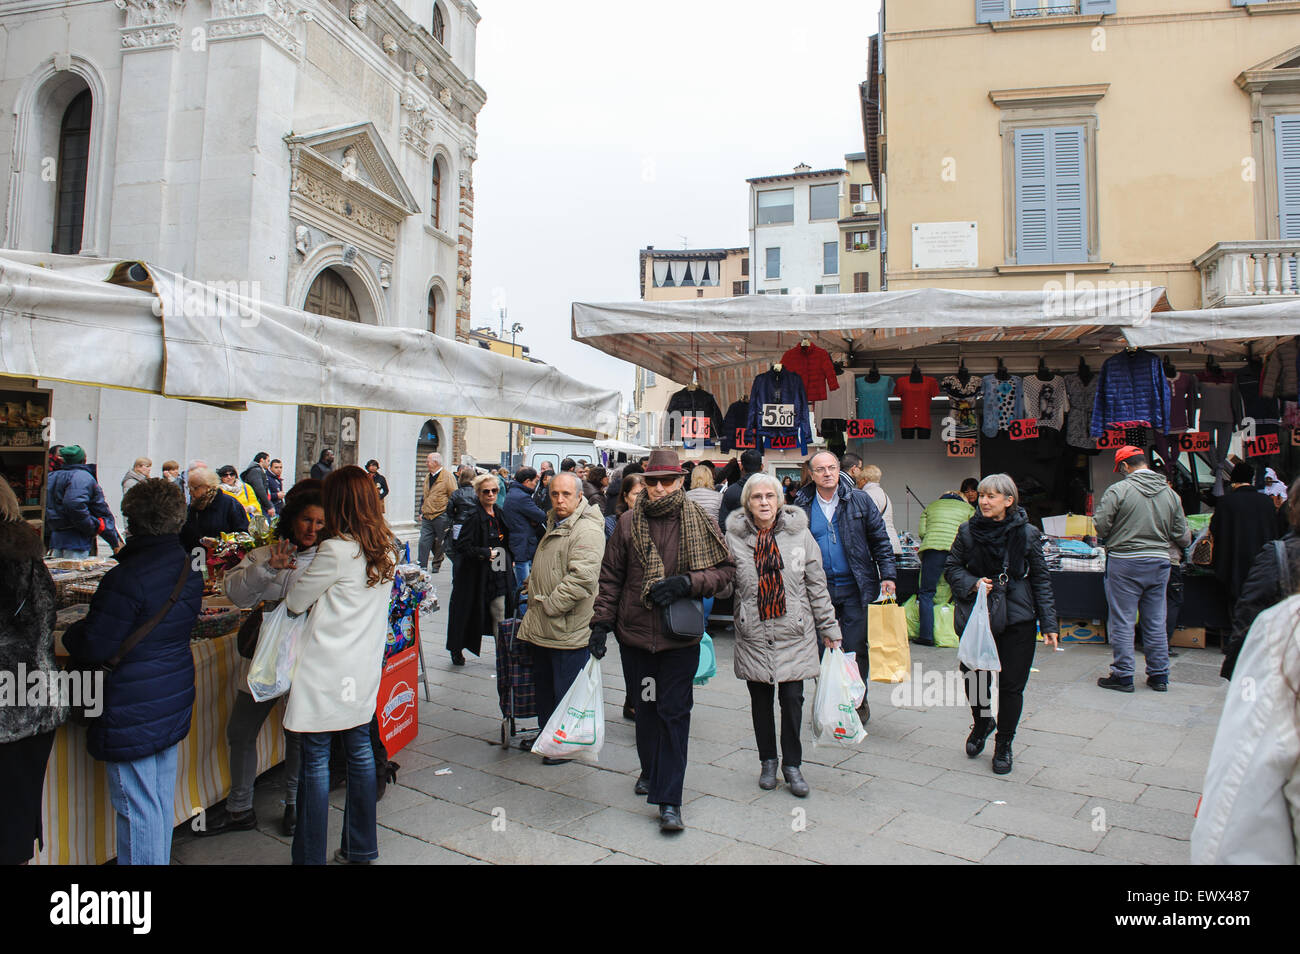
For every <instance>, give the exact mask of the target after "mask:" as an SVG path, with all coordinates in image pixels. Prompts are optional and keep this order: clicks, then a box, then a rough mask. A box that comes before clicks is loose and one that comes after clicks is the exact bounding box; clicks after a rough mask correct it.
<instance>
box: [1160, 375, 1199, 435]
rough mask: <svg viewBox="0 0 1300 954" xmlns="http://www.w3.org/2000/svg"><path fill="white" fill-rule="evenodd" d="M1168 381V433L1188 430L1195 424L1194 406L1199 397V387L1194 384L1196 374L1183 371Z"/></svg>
mask: <svg viewBox="0 0 1300 954" xmlns="http://www.w3.org/2000/svg"><path fill="white" fill-rule="evenodd" d="M1165 380H1166V381H1169V433H1171V434H1176V433H1179V432H1180V431H1190V430H1191V429H1192V428H1193V427H1195V426H1196V408H1197V404H1198V401H1199V399H1200V394H1201V392H1200V388H1198V387H1197V386H1196V375H1194V374H1192V373H1191V372H1190V371H1184V372H1183V373H1182V374H1180V375H1178V376H1177V377H1175V378H1174V379H1173V380H1170V379H1169V376H1168V375H1165Z"/></svg>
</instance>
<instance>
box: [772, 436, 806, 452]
mask: <svg viewBox="0 0 1300 954" xmlns="http://www.w3.org/2000/svg"><path fill="white" fill-rule="evenodd" d="M767 446H768V447H770V448H772V450H794V448H796V447H798V446H799V441H798V440H797V439H796V438H795V436H794V435H793V434H782V435H779V436H777V437H769V438H768V439H767Z"/></svg>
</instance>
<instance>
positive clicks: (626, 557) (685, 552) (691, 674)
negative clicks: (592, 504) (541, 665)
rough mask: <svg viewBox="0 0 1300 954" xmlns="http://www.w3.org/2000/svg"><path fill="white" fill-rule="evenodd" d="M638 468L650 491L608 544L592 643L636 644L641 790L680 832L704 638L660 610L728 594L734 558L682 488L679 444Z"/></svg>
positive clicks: (669, 828)
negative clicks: (682, 630)
mask: <svg viewBox="0 0 1300 954" xmlns="http://www.w3.org/2000/svg"><path fill="white" fill-rule="evenodd" d="M642 476H643V477H644V478H645V482H646V489H645V493H643V494H641V495H639V496H638V497H637V500H636V504H635V505H634V506H633V507H632V508H631V509H629V510H628V511H627V512H626V513H624V514H623V515H622V516H621V517H619V519H618V524H617V526H616V527H615V529H614V533H613V534H612V535H611V536H610V538H609V540H608V541H607V542H606V545H605V557H604V560H603V561H602V563H601V567H600V589H599V592H598V594H597V596H596V606H595V612H594V613H593V614H592V622H591V641H590V643H589V644H588V646H589V648H590V650H591V654H592V655H593V656H595V657H596V658H597V659H601V658H602V657H604V655H605V643H606V640H607V639H608V636H609V634H610V633H611V632H613V633H614V634H615V635H616V636H617V638H618V640H619V642H620V643H621V644H622V649H623V650H624V651H626V652H628V653H630V654H631V658H632V669H633V671H634V672H635V674H636V685H635V687H634V690H635V694H634V698H635V700H636V748H637V755H638V756H639V757H640V761H641V775H640V777H639V778H638V779H637V783H636V788H635V792H636V794H637V795H644V796H646V799H647V801H649V802H650V804H652V805H658V806H659V830H660V831H663V832H674V831H681V830H682V829H683V828H685V827H686V826H685V825H684V824H683V823H682V814H681V805H682V785H683V781H684V780H685V777H686V748H687V742H688V739H689V736H690V730H691V706H692V703H693V701H694V700H693V695H692V680H693V679H694V678H695V673H696V670H697V669H698V668H699V661H700V648H699V647H700V638H699V637H698V636H689V637H681V636H677V635H674V634H673V633H672V632H670V631H669V630H668V628H667V626H666V624H665V620H664V610H665V608H667V607H669V606H670V605H672V604H673V603H676V602H677V601H678V600H682V599H687V598H690V599H700V598H703V597H707V596H721V595H725V594H726V593H728V592H729V591H730V589H731V582H732V578H733V577H734V575H735V570H736V565H735V561H734V560H733V559H732V557H731V553H730V551H729V550H728V549H727V545H726V543H725V542H724V540H723V538H722V534H721V533H720V532H719V530H718V525H717V523H715V522H714V521H713V520H712V519H710V518H709V516H708V514H706V513H705V512H704V511H703V510H702V509H700V507H699V505H698V504H696V503H694V502H693V501H691V500H688V499H687V498H686V494H685V492H684V491H683V490H682V482H683V479H684V478H685V476H686V475H685V472H684V471H683V470H682V467H681V464H680V463H679V462H678V459H677V453H676V451H673V450H657V451H654V452H653V453H652V454H651V455H650V461H649V463H648V464H647V465H646V468H645V471H644V473H643V474H642Z"/></svg>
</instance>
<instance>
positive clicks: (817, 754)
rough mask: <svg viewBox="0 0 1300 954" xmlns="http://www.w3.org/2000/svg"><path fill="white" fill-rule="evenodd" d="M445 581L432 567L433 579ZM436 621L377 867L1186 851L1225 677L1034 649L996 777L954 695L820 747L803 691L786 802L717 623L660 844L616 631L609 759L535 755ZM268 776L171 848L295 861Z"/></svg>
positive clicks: (891, 714) (197, 856) (877, 702)
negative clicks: (1004, 768)
mask: <svg viewBox="0 0 1300 954" xmlns="http://www.w3.org/2000/svg"><path fill="white" fill-rule="evenodd" d="M447 582H448V579H447V576H446V575H443V576H441V577H440V578H439V583H440V589H441V588H442V587H444V586H446V584H447ZM442 596H443V605H444V606H445V605H446V602H447V600H446V596H447V594H446V593H443V594H442ZM445 619H446V613H445V612H441V613H435V614H433V615H431V616H426V617H425V618H424V620H423V626H424V630H425V633H424V635H425V641H426V647H427V648H426V651H425V657H426V659H427V660H428V662H429V664H430V668H431V670H432V672H431V676H432V680H431V681H432V682H433V683H434V684H435V685H434V688H433V699H432V701H431V702H426V701H424V698H423V695H421V699H420V734H419V738H418V740H417V741H415V742H413V743H412V744H411V745H410V746H408V747H407V748H405V749H403V750H402V751H401V752H399V753H397V755H396V756H395V760H396V761H397V762H399V763H400V764H401V772H400V775H399V779H398V784H397V785H395V786H390V787H389V789H388V792H387V794H386V795H385V797H384V799H383V800H382V801H381V802H380V803H379V825H380V828H379V852H380V857H379V863H380V864H414V863H448V864H476V863H479V862H494V863H503V864H511V863H556V862H561V863H579V864H591V863H595V864H640V863H645V862H651V863H655V862H658V863H674V864H682V863H699V862H705V863H764V864H805V863H823V864H834V863H861V862H868V863H942V864H967V863H971V862H980V863H984V864H1026V863H1028V864H1134V863H1136V864H1185V863H1187V862H1188V860H1189V850H1188V839H1189V838H1190V836H1191V831H1192V824H1193V814H1192V813H1193V812H1194V811H1195V809H1196V803H1197V798H1198V793H1199V791H1200V789H1201V784H1202V780H1203V777H1204V772H1205V766H1206V764H1207V762H1208V760H1209V755H1210V748H1211V745H1212V744H1213V740H1214V732H1215V728H1216V726H1217V724H1218V719H1219V712H1220V710H1221V708H1222V704H1223V698H1224V693H1225V691H1226V685H1227V684H1226V683H1225V682H1224V681H1223V680H1221V679H1220V678H1219V675H1218V669H1219V664H1220V661H1221V657H1220V655H1219V653H1218V652H1217V651H1216V650H1191V649H1185V650H1182V655H1181V656H1180V657H1179V658H1177V659H1175V660H1173V670H1172V675H1171V680H1170V683H1171V684H1170V689H1169V692H1168V693H1166V694H1158V693H1155V692H1153V691H1151V690H1149V689H1147V688H1146V686H1145V684H1144V682H1143V681H1142V680H1141V679H1139V680H1138V682H1139V685H1138V688H1137V689H1136V691H1135V692H1134V693H1133V694H1132V695H1127V694H1121V693H1116V692H1113V691H1108V690H1105V689H1100V688H1098V687H1097V686H1096V684H1095V680H1096V678H1097V677H1098V676H1101V675H1104V674H1105V673H1106V672H1107V663H1108V661H1109V659H1110V649H1109V647H1108V646H1074V645H1071V646H1068V647H1067V648H1066V649H1065V651H1064V652H1053V651H1051V650H1044V649H1043V648H1042V646H1041V644H1040V647H1039V652H1038V655H1037V657H1036V659H1035V671H1034V672H1033V674H1032V675H1031V676H1030V680H1029V686H1028V689H1027V690H1026V693H1025V711H1024V716H1023V718H1022V720H1021V724H1020V730H1019V732H1018V734H1017V736H1016V742H1015V769H1014V771H1013V772H1012V774H1010V775H1008V776H996V775H994V774H993V773H992V771H991V769H990V767H989V762H990V759H991V756H992V751H993V745H992V741H991V740H990V743H989V745H988V747H987V749H986V750H985V753H984V755H983V756H981V757H980V758H978V759H968V758H967V757H966V754H965V751H964V747H963V744H964V740H965V736H966V733H967V731H968V729H969V724H970V711H969V709H967V708H966V707H965V706H964V705H957V706H953V705H943V704H942V701H943V700H942V699H941V698H926V697H925V696H924V695H922V696H921V697H920V698H919V699H916V698H914V699H901V698H900V696H899V695H898V694H896V692H895V687H890V686H885V685H881V684H872V685H871V687H870V693H869V696H868V698H869V701H870V702H871V710H872V714H871V721H870V723H869V724H868V726H867V729H868V733H869V735H868V738H867V739H866V740H865V741H864V742H863V743H862V744H861V745H860V746H857V747H854V748H832V749H827V748H814V747H813V746H812V744H811V742H810V741H809V740H810V738H811V728H810V726H809V725H808V716H807V713H808V712H809V711H810V710H811V707H812V695H813V683H812V682H809V683H808V685H807V687H806V690H805V695H806V702H805V726H804V733H803V738H804V741H805V752H804V774H805V776H806V778H807V779H808V781H809V783H810V784H811V786H812V789H813V791H812V794H811V795H810V796H809V797H808V798H806V799H796V798H794V797H793V796H791V794H790V792H789V790H788V789H786V787H785V785H784V784H782V785H781V786H779V787H778V788H777V789H776V790H775V791H771V792H764V791H762V790H761V789H759V787H758V783H757V776H758V753H757V748H756V746H755V743H754V737H753V730H752V727H751V723H750V712H749V695H748V692H747V691H746V689H745V686H744V684H743V683H742V682H741V681H740V680H738V679H736V678H735V677H734V676H733V675H732V668H731V662H732V635H731V633H730V631H729V630H724V631H723V632H722V633H721V634H720V635H718V636H717V637H716V638H715V642H716V647H717V654H718V676H717V677H716V678H714V679H713V680H712V681H711V682H710V683H709V684H708V685H707V686H704V687H702V688H697V689H696V690H695V709H694V713H693V716H692V722H691V741H690V764H689V766H688V768H687V771H686V793H685V804H684V806H683V808H682V815H683V818H684V820H685V821H686V824H687V826H688V830H687V831H686V832H684V833H682V834H680V835H674V836H665V835H662V834H660V832H659V829H658V816H657V810H656V808H655V807H654V806H651V805H647V804H646V803H645V801H644V799H640V798H637V797H636V796H635V795H633V793H632V786H633V783H634V782H635V780H636V775H637V766H638V763H637V756H636V748H635V740H634V735H633V728H632V725H631V723H630V722H627V721H625V720H624V719H623V718H622V714H621V704H622V698H623V684H622V675H621V671H620V668H619V661H618V650H617V648H616V647H615V646H614V644H613V642H612V641H611V644H610V652H609V654H608V655H607V656H606V657H605V660H604V664H603V674H604V678H605V718H606V741H605V747H604V749H603V751H602V752H601V753H600V762H599V764H595V765H588V764H583V763H581V762H573V763H570V764H568V765H561V766H543V765H542V764H541V759H540V758H539V757H538V756H535V755H532V754H530V753H527V752H521V751H519V749H518V747H517V746H516V747H514V748H512V749H503V748H502V747H501V746H500V744H499V740H500V733H501V718H500V712H499V710H498V707H497V696H496V680H495V667H494V658H493V644H492V642H491V640H485V641H484V653H483V656H482V658H475V657H473V656H468V657H467V659H468V660H469V661H468V664H467V665H466V666H464V667H463V668H462V667H453V666H452V665H451V663H450V660H449V659H448V657H447V654H446V653H445V652H444V651H442V649H441V648H440V647H441V646H442V645H443V640H444V633H445ZM912 652H913V655H912V660H913V665H914V666H915V665H916V664H917V663H920V664H921V666H922V667H923V671H924V672H928V671H929V670H930V669H931V668H932V667H933V668H934V669H935V670H936V671H937V672H940V673H942V672H946V671H948V670H950V669H955V668H956V661H955V655H956V652H955V650H943V649H926V648H918V647H913V651H912ZM934 678H935V677H933V676H932V677H931V679H934ZM919 685H920V687H921V688H922V689H924V686H925V683H924V682H922V683H921V684H919ZM956 685H958V686H959V684H956ZM917 686H918V684H917V683H912V684H905V685H904V686H903V687H901V688H900V689H899V690H898V693H902V692H912V691H914V690H915V687H917ZM891 696H894V697H895V698H894V699H893V700H891ZM898 701H904V702H915V703H917V704H914V705H896V704H894V703H895V702H898ZM936 703H939V704H936ZM526 724H527V725H532V724H533V723H532V722H529V723H526ZM280 773H281V769H279V768H277V769H274V770H272V771H271V772H268V773H267V774H266V775H265V776H263V778H262V779H261V780H260V781H259V783H258V789H257V799H256V809H257V812H258V817H259V820H260V827H259V829H257V830H255V831H248V832H236V833H231V834H227V835H222V836H220V837H217V838H211V839H197V838H195V837H193V836H192V835H191V834H189V833H188V832H187V831H186V829H184V828H181V829H178V830H177V833H176V841H175V845H174V848H173V859H174V861H175V862H176V863H180V864H287V863H288V861H289V842H288V839H285V838H283V837H282V836H280V834H279V830H278V820H279V817H280V814H281V811H282V798H283V792H282V790H281V785H280V778H281V774H280ZM342 800H343V792H342V790H338V791H335V792H334V793H333V794H332V796H331V801H332V804H333V806H334V810H333V811H332V812H331V816H332V817H331V843H332V844H337V843H338V838H339V834H338V832H339V830H340V828H341V826H342V817H343V813H342V803H343V801H342Z"/></svg>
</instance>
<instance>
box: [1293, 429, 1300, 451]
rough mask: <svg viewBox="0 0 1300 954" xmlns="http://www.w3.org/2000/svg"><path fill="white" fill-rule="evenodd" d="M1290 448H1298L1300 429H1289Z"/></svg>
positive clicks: (1299, 445) (1299, 444)
mask: <svg viewBox="0 0 1300 954" xmlns="http://www.w3.org/2000/svg"><path fill="white" fill-rule="evenodd" d="M1291 446H1292V447H1300V427H1293V428H1291Z"/></svg>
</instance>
